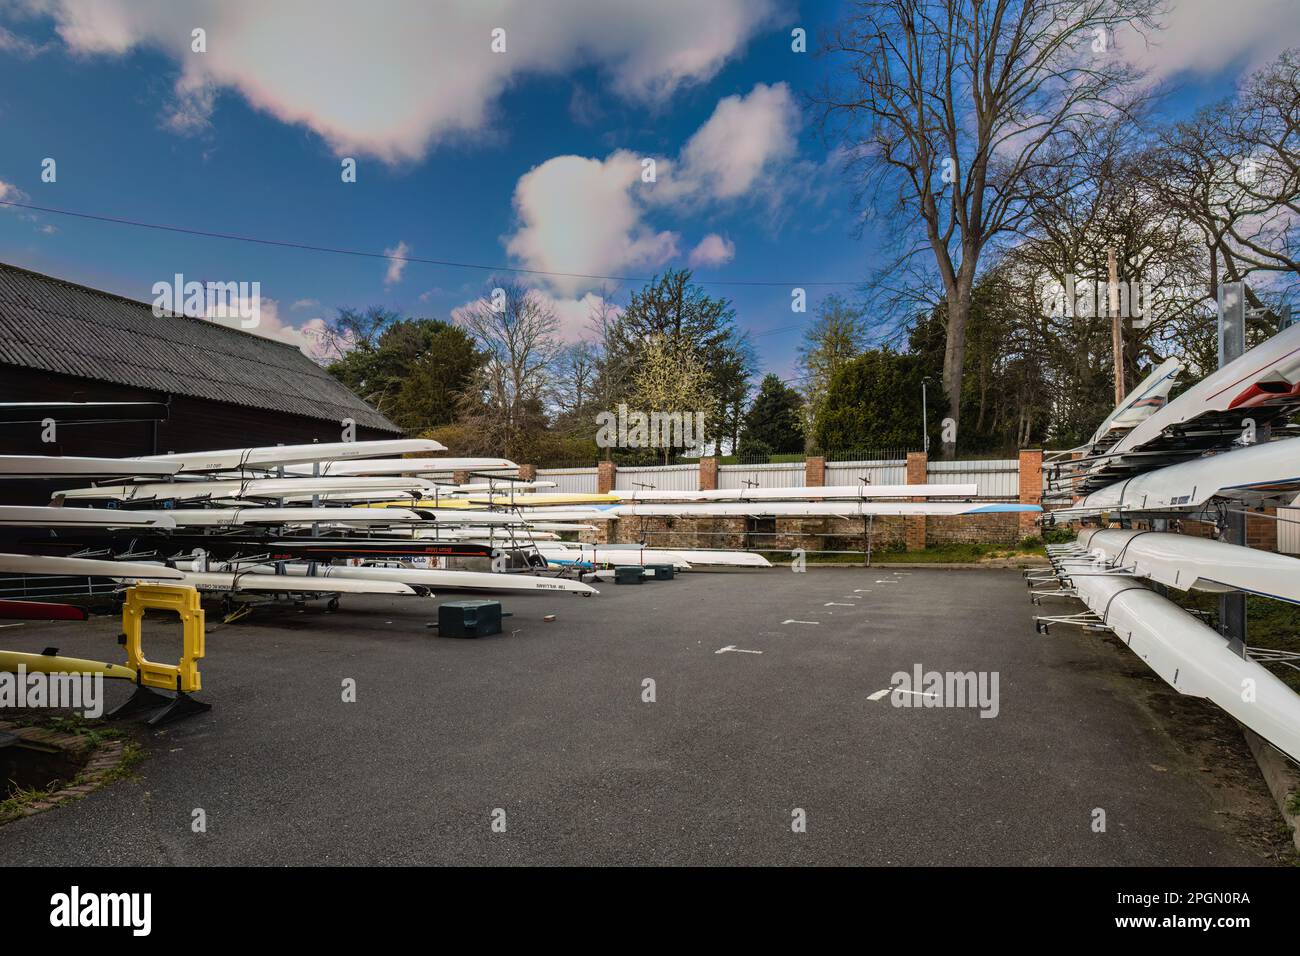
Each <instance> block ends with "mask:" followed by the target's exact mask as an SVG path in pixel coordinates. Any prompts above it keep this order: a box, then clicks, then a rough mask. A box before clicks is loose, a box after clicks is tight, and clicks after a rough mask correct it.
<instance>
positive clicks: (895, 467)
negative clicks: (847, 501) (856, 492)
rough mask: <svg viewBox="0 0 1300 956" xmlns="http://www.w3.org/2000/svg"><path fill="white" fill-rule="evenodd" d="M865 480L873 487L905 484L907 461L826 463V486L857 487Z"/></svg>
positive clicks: (897, 459)
mask: <svg viewBox="0 0 1300 956" xmlns="http://www.w3.org/2000/svg"><path fill="white" fill-rule="evenodd" d="M863 478H866V479H867V482H868V483H869V484H873V485H905V484H907V459H906V458H896V459H885V460H881V461H828V462H827V463H826V484H828V485H857V484H861V482H862V479H863Z"/></svg>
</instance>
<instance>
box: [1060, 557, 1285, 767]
mask: <svg viewBox="0 0 1300 956" xmlns="http://www.w3.org/2000/svg"><path fill="white" fill-rule="evenodd" d="M1073 580H1074V585H1075V589H1076V591H1077V592H1078V595H1079V597H1080V598H1081V599H1082V600H1083V602H1084V603H1085V604H1087V605H1088V607H1089V609H1090V610H1091V611H1092V612H1093V613H1094V614H1096V615H1097V616H1098V617H1100V618H1101V619H1102V622H1103V623H1104V624H1105V625H1106V626H1107V627H1109V628H1110V629H1111V630H1112V631H1114V632H1115V636H1116V637H1118V638H1119V639H1120V640H1121V641H1123V642H1124V643H1125V644H1127V645H1128V646H1129V648H1130V649H1131V650H1132V651H1133V653H1135V654H1137V655H1138V657H1140V658H1142V660H1143V661H1145V662H1146V663H1147V665H1148V666H1149V667H1150V668H1151V669H1152V670H1153V671H1155V672H1156V673H1157V674H1159V675H1160V677H1161V678H1163V679H1164V680H1165V682H1166V683H1168V684H1169V685H1170V686H1171V687H1173V688H1174V689H1175V690H1176V691H1178V692H1179V693H1180V694H1187V695H1189V696H1192V697H1204V698H1207V699H1209V700H1212V701H1213V702H1214V703H1216V704H1218V705H1219V706H1220V707H1221V708H1223V709H1224V710H1225V711H1227V712H1228V713H1229V714H1231V715H1232V716H1233V717H1235V718H1236V719H1237V720H1239V721H1241V723H1243V724H1245V725H1246V726H1247V727H1249V728H1250V729H1251V730H1253V731H1255V733H1257V734H1259V735H1260V736H1261V737H1263V738H1264V739H1265V740H1267V741H1268V742H1269V743H1271V744H1273V745H1274V746H1275V747H1277V748H1278V749H1280V750H1281V751H1282V752H1283V753H1285V754H1287V755H1288V756H1289V757H1291V758H1292V759H1293V760H1300V696H1297V695H1296V693H1295V692H1294V691H1292V690H1291V688H1289V687H1288V686H1287V685H1286V684H1284V683H1283V682H1282V681H1281V680H1279V679H1278V678H1277V677H1275V676H1273V674H1271V673H1269V671H1268V670H1266V669H1265V668H1264V667H1262V666H1261V665H1260V664H1258V663H1257V662H1255V661H1253V660H1250V659H1249V658H1242V657H1238V656H1237V655H1236V654H1234V653H1233V652H1232V651H1231V650H1230V649H1229V646H1228V643H1227V642H1226V641H1225V640H1224V639H1223V636H1222V635H1220V634H1219V633H1217V632H1216V631H1214V630H1212V629H1211V628H1209V627H1207V626H1206V625H1205V624H1202V623H1201V622H1200V621H1199V620H1197V619H1196V618H1194V617H1192V616H1191V615H1190V614H1188V613H1186V612H1185V611H1183V610H1182V609H1181V608H1179V607H1178V606H1177V605H1176V604H1174V603H1173V602H1171V601H1169V600H1167V599H1165V598H1163V597H1161V596H1160V595H1158V594H1156V593H1155V592H1154V591H1152V590H1151V589H1150V588H1148V587H1146V586H1145V585H1143V584H1141V583H1140V582H1138V581H1135V580H1133V579H1132V578H1127V577H1117V576H1108V575H1080V576H1077V577H1075V578H1074V579H1073ZM1247 690H1249V693H1247Z"/></svg>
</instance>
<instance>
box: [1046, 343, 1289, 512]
mask: <svg viewBox="0 0 1300 956" xmlns="http://www.w3.org/2000/svg"><path fill="white" fill-rule="evenodd" d="M1297 328H1300V326H1297ZM1297 491H1300V439H1283V440H1281V441H1274V442H1265V443H1262V444H1259V445H1250V446H1247V447H1245V448H1238V449H1235V450H1233V451H1227V452H1223V453H1221V454H1217V455H1207V456H1206V457H1204V458H1197V459H1195V460H1193V461H1186V462H1183V463H1181V464H1178V465H1169V466H1167V467H1165V468H1158V469H1156V470H1154V471H1148V472H1146V473H1145V474H1141V475H1136V476H1134V477H1132V478H1126V479H1125V480H1123V481H1117V482H1114V483H1113V484H1110V485H1107V486H1106V487H1104V488H1101V489H1099V490H1097V491H1094V492H1093V493H1092V494H1090V495H1088V496H1087V497H1085V498H1084V499H1082V500H1081V501H1079V502H1078V503H1076V504H1074V505H1071V506H1070V507H1068V508H1061V509H1058V510H1056V511H1054V512H1052V516H1053V518H1057V517H1059V518H1064V519H1066V520H1072V519H1074V518H1085V517H1093V516H1096V515H1100V514H1103V513H1108V514H1126V513H1134V512H1170V511H1181V512H1193V511H1199V510H1201V509H1202V508H1204V507H1205V505H1207V504H1208V503H1209V502H1210V501H1211V500H1213V499H1226V500H1230V501H1235V502H1237V503H1239V504H1243V505H1260V504H1265V503H1268V502H1276V503H1281V502H1289V500H1290V499H1291V498H1292V497H1294V496H1295V493H1296V492H1297Z"/></svg>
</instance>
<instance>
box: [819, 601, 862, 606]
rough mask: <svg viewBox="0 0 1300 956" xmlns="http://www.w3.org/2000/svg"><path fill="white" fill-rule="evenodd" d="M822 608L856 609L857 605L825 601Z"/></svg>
mask: <svg viewBox="0 0 1300 956" xmlns="http://www.w3.org/2000/svg"><path fill="white" fill-rule="evenodd" d="M822 607H857V605H856V604H850V603H849V602H847V601H827V602H826V603H825V604H823V605H822Z"/></svg>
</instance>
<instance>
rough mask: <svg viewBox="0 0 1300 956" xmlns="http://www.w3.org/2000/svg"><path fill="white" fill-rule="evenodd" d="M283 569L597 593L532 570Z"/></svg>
mask: <svg viewBox="0 0 1300 956" xmlns="http://www.w3.org/2000/svg"><path fill="white" fill-rule="evenodd" d="M285 569H286V570H287V571H288V572H289V574H291V575H295V577H294V580H295V581H301V580H303V578H304V577H305V576H307V575H309V574H310V573H314V574H315V575H317V576H318V577H323V578H328V579H329V580H330V581H332V582H338V581H350V580H362V581H374V582H379V581H382V582H401V583H402V585H403V586H405V585H418V586H420V587H429V588H437V589H439V590H443V589H444V588H456V589H466V590H473V591H560V592H568V593H571V594H581V595H584V596H589V595H592V594H599V593H600V592H599V591H597V590H596V589H595V588H593V587H591V586H590V585H587V584H582V583H581V582H579V581H569V580H567V579H564V578H550V577H541V576H538V575H532V574H507V573H495V572H491V571H452V570H445V569H441V568H374V567H345V566H324V565H317V566H316V567H315V569H314V570H309V569H308V568H307V567H306V566H303V565H286V566H285ZM253 570H254V571H255V572H256V573H257V574H268V573H270V571H271V569H270V568H268V567H265V566H261V567H256V568H254V569H253ZM308 580H310V578H308Z"/></svg>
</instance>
